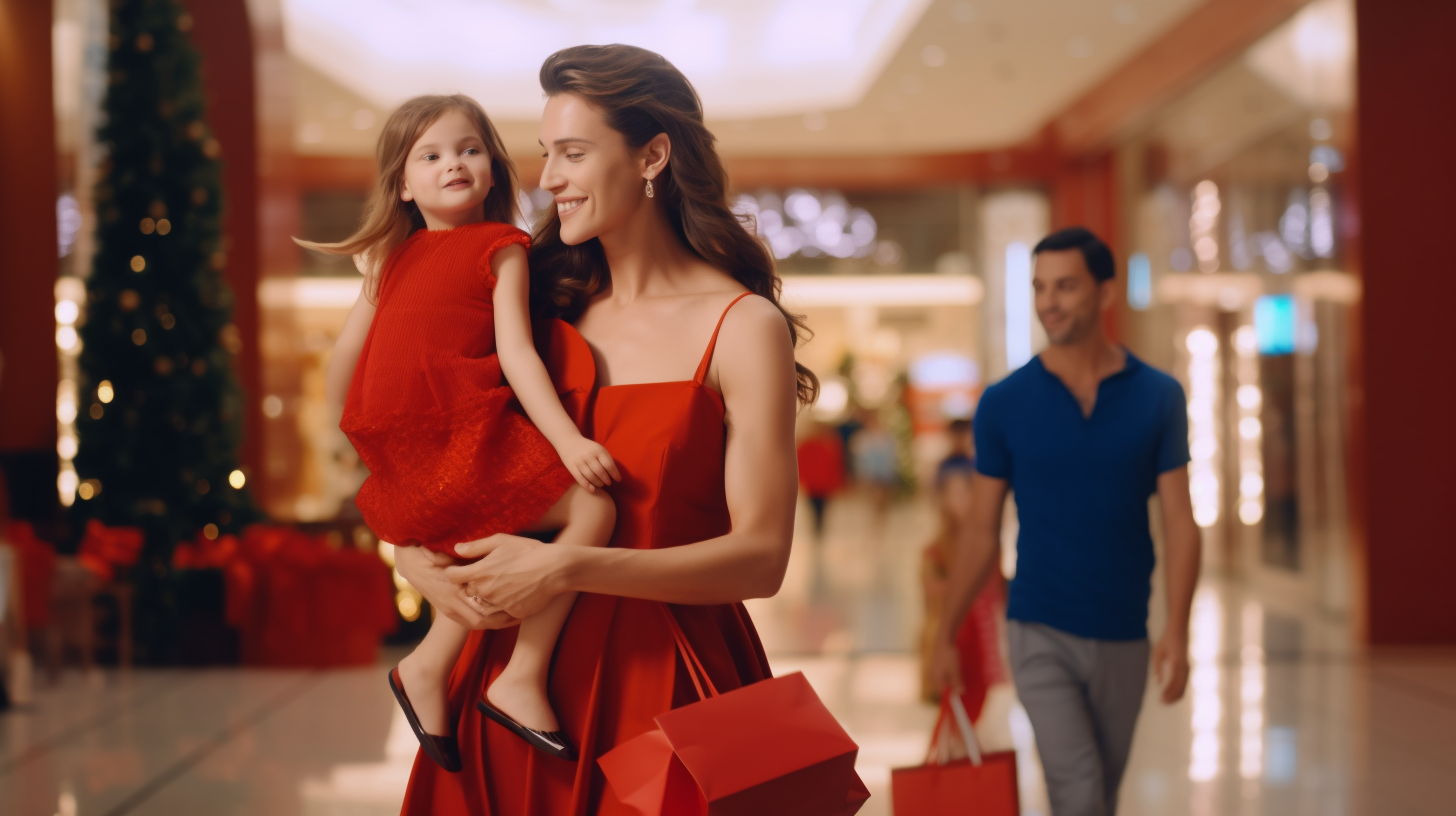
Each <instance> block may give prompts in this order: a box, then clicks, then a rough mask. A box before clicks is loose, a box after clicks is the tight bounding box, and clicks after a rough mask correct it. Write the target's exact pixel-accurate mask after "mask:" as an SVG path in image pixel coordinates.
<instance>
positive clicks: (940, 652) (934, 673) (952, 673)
mask: <svg viewBox="0 0 1456 816" xmlns="http://www.w3.org/2000/svg"><path fill="white" fill-rule="evenodd" d="M930 682H931V683H932V684H934V686H935V688H937V689H950V690H951V691H954V692H955V693H957V694H960V693H962V692H964V691H965V690H966V684H965V680H964V678H962V677H961V653H960V650H959V649H957V648H956V645H955V644H954V643H952V642H951V641H949V640H947V639H945V638H943V637H937V638H936V639H935V645H933V646H931V652H930Z"/></svg>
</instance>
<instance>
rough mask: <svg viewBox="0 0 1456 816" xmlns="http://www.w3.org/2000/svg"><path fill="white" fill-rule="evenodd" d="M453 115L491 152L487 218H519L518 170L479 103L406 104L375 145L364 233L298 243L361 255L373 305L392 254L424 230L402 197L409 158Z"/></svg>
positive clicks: (425, 99) (460, 99) (429, 99)
mask: <svg viewBox="0 0 1456 816" xmlns="http://www.w3.org/2000/svg"><path fill="white" fill-rule="evenodd" d="M450 111H459V112H461V113H463V114H465V118H466V119H469V120H470V122H471V123H472V124H474V125H475V127H476V129H477V130H479V131H480V140H481V141H482V142H484V143H485V149H486V151H487V152H489V153H490V178H491V188H490V194H489V195H487V196H486V197H485V220H487V221H496V222H500V223H502V224H514V223H515V222H516V220H517V213H518V205H517V202H516V166H515V165H514V164H512V163H511V158H510V156H508V155H507V154H506V149H505V145H504V144H502V143H501V138H500V134H499V133H497V132H496V129H495V125H493V124H491V121H490V117H488V116H486V115H485V110H484V109H482V108H481V107H480V103H478V102H476V101H475V100H474V99H471V98H470V97H468V96H464V95H462V94H452V95H450V96H417V97H415V98H414V99H411V100H409V101H408V102H405V103H404V104H403V105H400V106H399V107H398V108H396V109H395V111H394V113H391V114H390V115H389V119H388V120H386V121H385V123H384V129H383V130H381V131H380V132H379V144H378V145H377V146H376V147H375V158H376V160H377V162H378V165H379V180H378V181H377V182H376V183H375V185H374V190H373V192H371V193H370V194H369V200H368V202H366V203H365V205H364V217H363V218H362V219H361V221H360V224H359V229H357V230H355V231H354V234H353V235H350V236H349V237H348V238H345V239H344V240H342V241H339V242H337V243H316V242H314V241H304V240H301V239H298V238H294V239H293V240H294V241H295V242H296V243H297V244H298V245H299V246H302V247H306V248H308V249H313V250H317V251H319V252H326V253H328V254H330V255H355V256H359V258H360V260H361V263H360V264H359V266H360V268H361V269H362V270H363V272H364V276H365V277H364V287H365V288H364V292H365V296H366V297H368V298H369V302H371V303H374V302H377V301H378V298H379V285H380V282H381V280H382V279H383V276H384V272H385V269H386V267H387V263H388V261H389V255H390V253H392V252H393V251H394V250H395V248H396V247H398V246H399V245H400V244H402V243H404V241H405V239H406V238H408V237H410V235H412V234H413V233H414V231H415V230H419V229H424V228H425V218H424V216H423V215H421V214H420V208H419V206H418V205H416V204H415V202H413V201H404V200H402V199H401V198H400V197H399V195H400V192H401V191H403V189H404V165H405V160H406V159H408V158H409V152H410V148H412V147H414V144H415V142H417V141H419V138H420V135H421V134H423V133H424V132H425V131H426V130H427V129H428V128H429V127H430V125H433V124H434V123H435V122H436V121H437V120H439V118H440V117H441V116H444V115H445V114H446V113H448V112H450Z"/></svg>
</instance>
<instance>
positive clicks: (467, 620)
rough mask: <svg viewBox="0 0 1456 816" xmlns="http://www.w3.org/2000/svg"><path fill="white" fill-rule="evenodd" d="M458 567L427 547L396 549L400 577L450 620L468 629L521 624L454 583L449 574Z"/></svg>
mask: <svg viewBox="0 0 1456 816" xmlns="http://www.w3.org/2000/svg"><path fill="white" fill-rule="evenodd" d="M456 563H458V562H457V561H456V560H455V559H453V558H451V557H450V556H448V555H445V554H444V553H437V552H433V551H431V550H427V549H425V548H424V547H395V548H394V565H395V567H396V568H397V569H398V570H399V574H400V575H402V576H404V579H405V580H406V581H409V582H410V586H412V587H414V588H415V589H416V590H418V591H419V593H420V594H421V595H423V596H425V600H427V601H429V602H430V606H433V607H434V608H435V609H437V610H439V611H440V614H442V615H444V616H445V617H447V618H449V619H450V620H453V621H455V622H456V623H458V624H460V625H461V626H464V627H465V628H467V629H506V628H508V627H511V626H515V625H516V624H518V623H520V620H519V619H518V618H513V617H511V616H510V615H508V614H506V613H505V612H503V611H501V610H500V609H491V608H487V607H485V606H483V605H481V604H479V603H477V602H476V601H474V600H473V599H472V598H471V597H470V593H469V592H468V591H467V590H466V588H465V587H463V586H461V585H459V584H457V583H454V582H452V581H451V580H450V578H449V576H448V575H447V571H448V568H451V567H452V566H453V565H454V564H456Z"/></svg>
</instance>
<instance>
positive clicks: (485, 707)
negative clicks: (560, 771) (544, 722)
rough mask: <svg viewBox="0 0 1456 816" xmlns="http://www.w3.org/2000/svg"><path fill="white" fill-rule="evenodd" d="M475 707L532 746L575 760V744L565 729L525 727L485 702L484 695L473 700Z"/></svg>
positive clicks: (553, 754) (560, 757)
mask: <svg viewBox="0 0 1456 816" xmlns="http://www.w3.org/2000/svg"><path fill="white" fill-rule="evenodd" d="M475 707H476V708H478V709H480V713H481V714H484V715H485V716H487V717H489V718H491V719H492V720H495V721H496V722H497V723H499V724H501V725H502V726H505V728H506V730H507V731H510V732H511V733H512V734H515V735H516V736H518V737H520V738H521V739H523V740H525V741H526V742H528V743H530V745H531V747H532V748H535V749H537V750H538V751H543V752H545V753H547V754H550V755H551V756H554V757H556V758H558V759H565V760H570V761H572V762H575V761H576V746H575V745H572V744H571V738H570V737H568V736H566V732H565V731H537V730H536V729H534V728H527V727H526V726H524V725H521V724H520V723H518V722H516V721H515V720H513V719H511V718H510V716H509V715H507V714H506V713H505V712H504V711H501V710H500V709H498V708H496V707H495V706H493V705H491V704H490V703H487V702H486V701H485V698H484V697H482V698H480V699H479V700H477V701H476V702H475Z"/></svg>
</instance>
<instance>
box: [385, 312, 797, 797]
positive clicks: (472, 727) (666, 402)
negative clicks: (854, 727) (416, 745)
mask: <svg viewBox="0 0 1456 816" xmlns="http://www.w3.org/2000/svg"><path fill="white" fill-rule="evenodd" d="M740 299H742V298H741V297H740V298H737V299H735V300H734V301H733V302H734V303H737V302H738V300H740ZM729 308H732V305H731V304H730V305H729ZM726 314H727V310H726V309H725V310H724V315H726ZM718 325H719V327H721V326H722V319H721V318H720V319H719V321H718ZM717 338H718V332H717V330H716V329H715V330H714V331H713V340H712V341H710V342H709V344H708V348H707V351H706V352H705V353H704V354H703V360H702V362H701V363H700V364H699V365H698V371H697V375H696V376H694V377H693V379H691V380H686V381H681V382H660V383H642V384H633V385H617V386H607V387H604V388H601V389H599V390H598V391H597V392H596V396H595V398H594V400H593V402H592V404H591V405H590V408H589V410H588V412H587V413H588V417H589V427H590V431H591V435H592V437H593V438H594V439H596V440H597V441H598V442H600V443H602V444H603V445H605V446H606V448H607V450H608V451H610V452H611V454H612V457H613V458H614V459H616V461H617V466H618V467H619V468H621V471H622V481H621V482H619V483H617V484H614V485H612V486H611V488H609V490H610V492H611V495H612V498H613V499H615V500H616V503H617V529H616V533H615V534H614V536H613V538H612V542H611V546H614V547H631V548H635V549H656V548H661V547H673V546H677V545H680V544H688V543H691V542H695V541H703V540H705V539H709V538H714V537H716V536H721V535H724V534H726V533H727V532H729V530H730V528H731V523H730V521H729V517H728V503H727V499H726V496H725V494H724V489H723V453H724V444H725V431H724V426H723V398H722V396H721V395H719V394H718V392H716V391H714V390H713V389H711V388H708V387H706V386H705V385H704V384H703V378H704V377H705V376H707V373H708V363H709V361H710V360H711V359H712V356H713V346H714V345H715V344H716V342H717ZM552 342H553V344H554V343H563V344H567V345H569V346H570V350H568V351H566V352H562V351H561V350H559V349H556V348H553V349H552V350H551V351H552V359H553V360H557V361H563V360H564V361H567V362H569V363H570V364H572V365H576V366H580V367H584V368H589V367H590V366H591V364H592V363H591V360H592V358H591V351H590V349H588V348H587V347H586V343H585V341H583V340H582V339H581V336H580V335H578V334H576V333H575V331H569V332H558V333H557V334H556V335H555V336H553V337H552ZM573 379H574V377H573ZM669 608H670V609H671V610H672V612H673V613H674V615H675V616H676V618H677V620H678V622H679V623H680V624H681V626H682V628H683V631H684V632H686V634H687V636H688V639H689V640H690V641H691V643H692V646H693V648H694V650H696V651H697V653H698V655H699V656H700V657H701V658H702V660H703V662H704V664H705V666H706V668H707V670H708V674H709V676H710V677H711V678H712V680H713V683H714V684H715V685H716V686H717V687H718V688H719V689H720V690H723V691H727V690H730V689H735V688H739V687H741V686H744V685H747V684H749V683H753V682H756V681H758V680H762V679H765V678H767V677H769V676H770V674H769V667H768V660H767V658H766V657H765V656H764V652H763V646H762V645H761V644H760V643H759V639H758V633H757V632H756V631H754V628H753V622H752V621H751V620H749V618H748V613H747V612H746V611H745V610H744V608H743V605H742V604H737V603H735V604H721V605H716V606H676V605H673V606H670V607H669ZM515 640H516V630H515V629H500V630H495V631H484V632H472V633H471V635H470V639H469V640H468V641H467V642H466V645H465V650H464V653H463V654H462V655H461V657H460V660H459V662H458V663H456V665H455V671H454V674H453V675H452V676H451V678H450V706H451V710H452V711H454V712H456V713H457V716H458V719H457V720H456V729H455V732H456V734H457V735H458V736H459V738H460V755H461V759H462V761H463V762H464V766H465V767H464V770H463V771H461V772H460V773H454V774H452V773H449V772H447V771H445V770H443V769H441V768H440V767H439V766H438V765H436V764H435V763H433V762H431V761H430V760H429V759H428V758H424V757H423V755H419V756H417V757H416V758H415V764H414V770H413V772H412V773H411V775H410V783H409V790H408V792H407V793H406V794H405V801H404V809H403V813H404V814H406V815H407V816H586V815H587V814H602V816H614V815H615V814H625V813H635V811H633V810H628V809H627V808H625V807H624V806H622V805H621V804H620V803H618V802H617V801H616V800H615V799H614V798H613V797H612V795H611V793H610V791H606V790H605V783H604V781H603V777H602V772H601V770H600V769H599V768H598V767H597V758H598V757H600V756H601V755H602V754H604V753H606V752H607V751H610V750H611V749H612V748H613V747H615V746H616V745H618V744H619V743H621V742H623V741H625V740H628V739H631V738H632V737H635V736H637V735H638V734H641V733H643V732H645V731H648V730H650V729H652V728H655V727H656V725H655V723H654V722H653V720H652V718H653V717H654V716H656V715H658V714H661V713H662V712H664V711H667V710H669V709H671V708H674V707H676V706H678V705H683V704H686V703H688V702H691V701H694V700H696V699H697V698H696V696H695V695H694V694H693V692H692V684H691V682H690V681H689V680H688V676H687V674H686V673H685V672H684V670H683V668H682V666H681V664H680V661H679V660H678V657H677V650H676V648H675V647H674V645H673V639H672V635H671V634H670V633H669V630H668V628H667V624H666V621H664V620H663V618H662V612H661V605H660V604H658V603H655V602H650V601H640V600H636V599H632V598H618V597H614V596H608V595H592V594H582V595H580V596H578V598H577V601H576V606H575V607H574V608H573V609H572V611H571V616H570V617H569V618H568V619H567V622H566V626H565V628H564V629H563V630H562V633H561V638H560V640H559V641H558V643H557V651H556V659H555V663H554V664H553V665H552V668H551V680H550V685H549V690H550V694H551V704H552V706H553V707H554V708H555V710H556V716H557V718H558V719H559V720H560V722H561V727H562V728H563V729H564V730H565V731H566V732H567V733H568V734H569V735H570V736H571V738H572V740H573V741H575V743H576V744H577V745H578V746H579V747H580V750H581V759H579V760H578V761H576V762H568V761H565V760H561V759H556V758H553V757H550V756H547V755H546V754H543V753H542V752H540V751H537V750H536V749H534V748H532V747H530V746H529V745H527V744H526V743H525V742H524V741H523V740H521V739H520V738H519V737H516V736H514V735H512V734H510V733H508V732H507V731H506V730H505V729H504V728H501V727H500V726H499V725H496V724H495V723H493V722H490V721H488V720H484V719H483V718H482V717H481V716H480V714H478V713H476V709H475V701H476V699H477V698H479V697H480V696H481V695H482V694H484V693H485V688H486V686H487V685H488V684H489V681H490V680H492V679H493V678H494V677H495V676H496V675H498V674H499V673H500V671H501V669H502V668H504V667H505V664H506V661H507V660H509V659H510V656H511V647H512V645H513V644H514V643H515Z"/></svg>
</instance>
